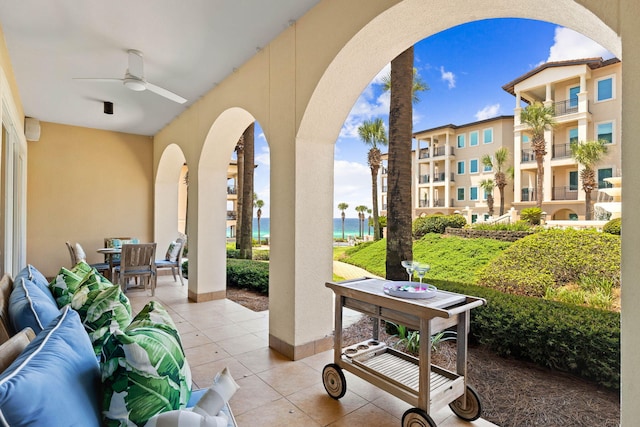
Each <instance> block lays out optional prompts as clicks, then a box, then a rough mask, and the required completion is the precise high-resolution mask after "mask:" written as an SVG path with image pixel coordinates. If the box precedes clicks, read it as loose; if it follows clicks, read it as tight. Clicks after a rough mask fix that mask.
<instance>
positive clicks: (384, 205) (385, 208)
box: [381, 203, 387, 211]
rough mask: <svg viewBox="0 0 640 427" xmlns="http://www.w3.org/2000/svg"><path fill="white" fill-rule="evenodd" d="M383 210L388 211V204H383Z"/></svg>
mask: <svg viewBox="0 0 640 427" xmlns="http://www.w3.org/2000/svg"><path fill="white" fill-rule="evenodd" d="M381 210H383V211H386V210H387V204H386V203H383V204H382V208H381Z"/></svg>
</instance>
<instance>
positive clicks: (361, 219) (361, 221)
mask: <svg viewBox="0 0 640 427" xmlns="http://www.w3.org/2000/svg"><path fill="white" fill-rule="evenodd" d="M367 209H368V208H367V207H366V206H365V205H359V206H356V212H358V232H359V233H360V238H361V239H362V237H363V236H364V213H365V212H366V211H367Z"/></svg>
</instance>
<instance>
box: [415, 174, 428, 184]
mask: <svg viewBox="0 0 640 427" xmlns="http://www.w3.org/2000/svg"><path fill="white" fill-rule="evenodd" d="M418 183H419V184H428V183H429V175H420V176H419V177H418Z"/></svg>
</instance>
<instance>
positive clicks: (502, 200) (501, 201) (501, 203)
mask: <svg viewBox="0 0 640 427" xmlns="http://www.w3.org/2000/svg"><path fill="white" fill-rule="evenodd" d="M498 191H499V192H500V215H499V216H502V215H504V185H501V186H499V187H498Z"/></svg>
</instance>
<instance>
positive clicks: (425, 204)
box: [418, 200, 429, 208]
mask: <svg viewBox="0 0 640 427" xmlns="http://www.w3.org/2000/svg"><path fill="white" fill-rule="evenodd" d="M418 206H419V207H421V208H428V207H429V200H419V201H418Z"/></svg>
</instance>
